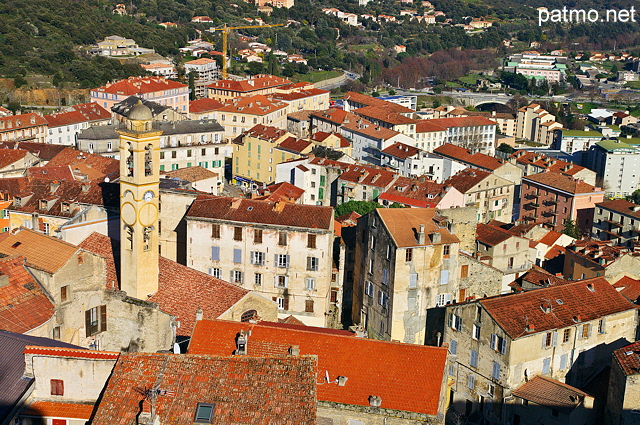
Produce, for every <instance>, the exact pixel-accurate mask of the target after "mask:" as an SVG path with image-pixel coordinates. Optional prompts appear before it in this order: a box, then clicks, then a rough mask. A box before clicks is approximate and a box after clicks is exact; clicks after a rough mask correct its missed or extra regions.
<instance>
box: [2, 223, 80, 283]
mask: <svg viewBox="0 0 640 425" xmlns="http://www.w3.org/2000/svg"><path fill="white" fill-rule="evenodd" d="M76 252H78V247H76V246H75V245H72V244H70V243H68V242H64V241H63V240H60V239H57V238H54V237H52V236H47V235H45V234H42V233H40V232H36V231H34V230H30V229H20V230H19V231H17V232H16V233H13V234H9V235H8V236H6V237H4V238H3V239H1V240H0V253H2V254H5V255H12V256H13V255H20V256H24V257H25V258H26V263H27V265H28V266H29V267H33V268H36V269H38V270H43V271H45V272H47V273H51V274H53V273H55V272H57V271H58V270H60V268H61V267H62V266H64V265H65V264H66V263H67V261H69V259H70V258H71V257H73V256H74V255H75V253H76Z"/></svg>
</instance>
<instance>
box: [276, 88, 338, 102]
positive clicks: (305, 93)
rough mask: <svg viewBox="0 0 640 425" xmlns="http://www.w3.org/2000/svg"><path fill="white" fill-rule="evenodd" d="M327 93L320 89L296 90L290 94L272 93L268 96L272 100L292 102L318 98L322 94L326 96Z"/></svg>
mask: <svg viewBox="0 0 640 425" xmlns="http://www.w3.org/2000/svg"><path fill="white" fill-rule="evenodd" d="M327 93H329V91H327V90H322V89H316V88H312V89H306V90H298V91H294V92H292V93H273V94H270V95H269V97H270V98H272V99H277V100H282V101H284V102H292V101H294V100H298V99H304V98H306V97H313V96H320V95H323V94H327Z"/></svg>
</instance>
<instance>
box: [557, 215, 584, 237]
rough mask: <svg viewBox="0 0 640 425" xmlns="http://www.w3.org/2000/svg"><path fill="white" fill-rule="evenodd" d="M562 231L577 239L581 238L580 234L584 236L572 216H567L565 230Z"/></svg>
mask: <svg viewBox="0 0 640 425" xmlns="http://www.w3.org/2000/svg"><path fill="white" fill-rule="evenodd" d="M562 233H564V234H565V235H569V236H571V237H572V238H576V239H580V236H582V231H581V230H580V228H579V227H578V225H577V224H576V222H575V221H574V220H572V219H570V218H567V219H566V220H565V221H564V230H563V231H562Z"/></svg>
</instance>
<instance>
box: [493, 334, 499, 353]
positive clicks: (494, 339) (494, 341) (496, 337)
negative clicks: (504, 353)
mask: <svg viewBox="0 0 640 425" xmlns="http://www.w3.org/2000/svg"><path fill="white" fill-rule="evenodd" d="M497 340H498V336H497V335H496V334H491V349H492V350H496V349H497V344H496V342H497Z"/></svg>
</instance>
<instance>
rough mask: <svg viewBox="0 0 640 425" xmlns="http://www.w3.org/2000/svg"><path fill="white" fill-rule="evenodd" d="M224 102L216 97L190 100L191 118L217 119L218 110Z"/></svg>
mask: <svg viewBox="0 0 640 425" xmlns="http://www.w3.org/2000/svg"><path fill="white" fill-rule="evenodd" d="M222 106H224V104H223V103H222V102H220V101H217V100H215V99H211V98H208V97H205V98H204V99H196V100H192V101H191V102H189V118H190V119H192V120H208V119H215V117H216V111H217V110H218V109H220V108H221V107H222Z"/></svg>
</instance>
